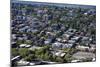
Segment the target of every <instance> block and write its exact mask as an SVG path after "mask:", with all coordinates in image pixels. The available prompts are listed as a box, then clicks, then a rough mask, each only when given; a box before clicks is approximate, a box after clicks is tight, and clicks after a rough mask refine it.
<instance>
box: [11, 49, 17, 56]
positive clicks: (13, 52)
mask: <svg viewBox="0 0 100 67" xmlns="http://www.w3.org/2000/svg"><path fill="white" fill-rule="evenodd" d="M11 53H12V56H17V55H18V54H19V53H18V50H17V49H16V48H12V49H11Z"/></svg>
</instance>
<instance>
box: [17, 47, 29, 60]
mask: <svg viewBox="0 0 100 67" xmlns="http://www.w3.org/2000/svg"><path fill="white" fill-rule="evenodd" d="M19 54H20V56H22V57H24V58H25V57H26V56H28V54H30V51H29V50H28V49H27V48H20V49H19Z"/></svg>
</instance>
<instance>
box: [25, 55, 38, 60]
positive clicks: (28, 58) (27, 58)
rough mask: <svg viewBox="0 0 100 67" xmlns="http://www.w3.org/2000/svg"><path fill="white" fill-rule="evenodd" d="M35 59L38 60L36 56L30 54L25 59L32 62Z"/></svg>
mask: <svg viewBox="0 0 100 67" xmlns="http://www.w3.org/2000/svg"><path fill="white" fill-rule="evenodd" d="M33 59H36V57H35V54H29V55H28V56H26V57H25V58H24V60H26V61H32V60H33Z"/></svg>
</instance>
